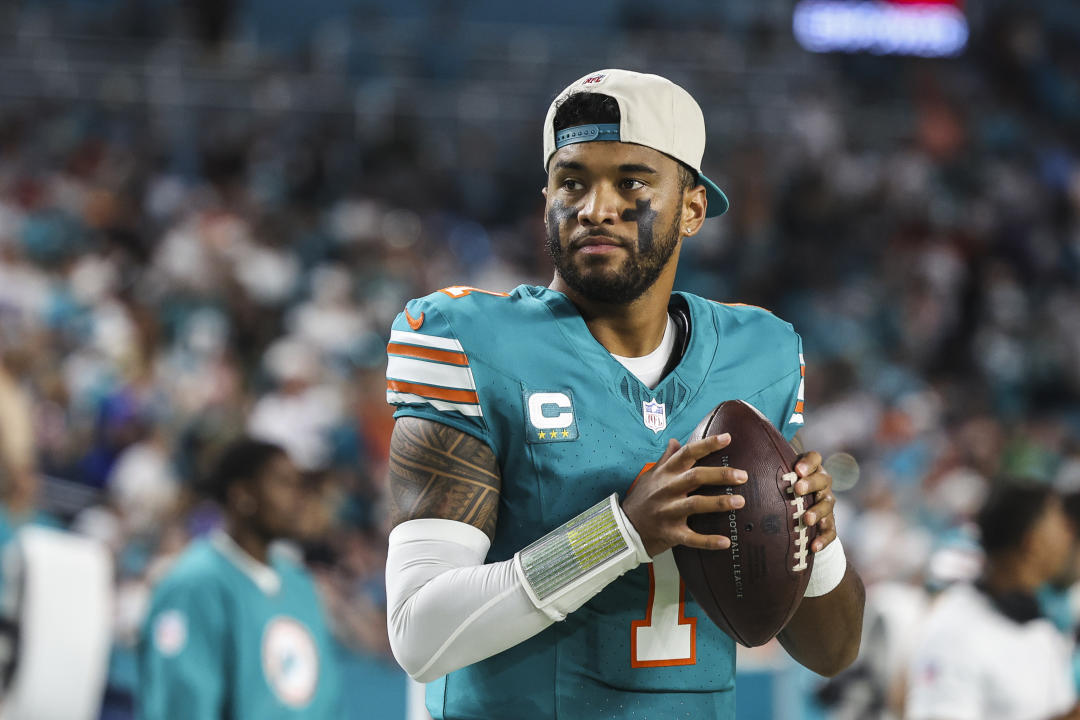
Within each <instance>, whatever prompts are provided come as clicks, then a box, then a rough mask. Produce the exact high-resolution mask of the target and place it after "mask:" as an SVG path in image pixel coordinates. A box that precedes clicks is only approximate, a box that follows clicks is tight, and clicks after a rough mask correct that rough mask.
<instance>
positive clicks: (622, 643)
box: [386, 70, 863, 720]
mask: <svg viewBox="0 0 1080 720" xmlns="http://www.w3.org/2000/svg"><path fill="white" fill-rule="evenodd" d="M543 144H544V167H545V169H546V170H547V173H548V181H547V185H546V187H545V188H544V190H543V193H544V196H545V198H546V227H547V235H548V242H547V244H548V250H549V252H550V254H551V256H552V259H553V261H554V265H555V277H554V280H553V281H552V283H551V285H550V286H549V287H547V288H544V287H531V286H520V287H518V288H516V289H515V290H513V292H511V293H508V294H507V293H501V292H490V291H484V290H478V289H476V288H470V287H449V288H445V289H443V290H441V291H438V292H435V293H433V294H431V295H429V296H427V297H425V298H422V299H418V300H413V301H411V302H409V303H408V304H407V306H406V308H405V311H404V312H403V313H402V314H401V315H400V316H399V317H398V318H397V320H396V321H395V323H394V326H393V329H392V331H391V339H390V344H389V346H388V355H389V362H388V365H387V398H388V401H389V402H390V403H391V404H392V405H395V406H396V407H397V411H396V413H395V417H396V418H397V421H396V425H395V429H394V434H393V441H392V447H391V456H390V492H391V496H392V502H393V513H394V517H393V522H394V525H395V527H394V529H393V531H392V532H391V535H390V541H389V542H390V546H389V555H388V560H387V567H386V582H387V595H388V604H389V607H388V625H389V631H390V637H391V644H392V647H393V650H394V653H395V656H396V657H397V659H398V661H399V662H400V664H401V665H402V666H403V667H404V668H405V669H406V670H407V671H408V672H409V674H410V675H411V676H412V677H414V678H416V679H418V680H420V681H422V682H426V683H428V686H427V706H428V710H429V711H430V712H431V714H432V716H433V717H434V718H436V719H439V718H455V719H465V718H476V719H478V720H479V719H480V718H511V717H512V718H606V717H619V718H623V717H641V718H671V717H686V718H733V717H734V713H735V710H734V708H735V699H734V698H735V692H734V689H735V685H734V677H735V675H734V670H735V667H734V665H735V651H734V645H733V641H732V640H731V638H730V637H728V636H727V635H725V634H724V633H723V632H721V631H720V630H719V629H718V628H716V627H715V626H714V625H712V624H711V623H710V622H709V621H708V619H707V618H704V620H703V613H702V612H701V610H700V608H699V607H698V606H697V605H696V604H695V603H694V601H693V599H692V598H690V597H689V596H688V595H687V593H686V591H685V588H684V587H683V585H682V583H681V582H680V579H679V575H678V571H677V569H676V566H675V562H674V559H673V556H672V553H671V552H670V548H671V547H672V546H674V545H676V544H683V545H687V546H690V547H696V548H709V549H724V548H727V547H728V546H729V541H728V539H727V538H726V537H723V536H714V535H701V534H697V533H695V532H693V531H691V530H690V529H689V527H688V526H687V522H686V520H687V517H688V516H689V515H692V514H695V513H704V512H727V511H730V510H733V509H737V508H739V507H741V506H742V505H743V503H744V499H743V498H742V497H741V496H740V495H739V493H738V486H739V484H740V483H742V482H745V480H746V477H747V476H746V473H745V472H743V470H741V469H737V468H708V467H695V462H696V461H697V460H698V459H700V458H702V457H704V456H706V455H708V454H710V453H713V452H716V451H718V450H720V449H722V448H723V447H724V446H725V445H726V444H727V443H728V442H729V441H730V438H729V437H728V436H726V435H722V436H720V437H712V438H708V439H705V440H699V441H694V442H686V440H687V439H688V438H689V436H690V434H691V433H692V431H693V429H694V427H695V426H696V425H697V424H698V422H700V421H701V419H702V418H704V417H705V416H706V415H707V414H708V413H709V412H710V411H711V410H712V409H713V408H714V407H715V406H716V405H717V404H718V403H719V402H720V401H722V400H727V399H736V398H738V399H743V400H746V401H748V402H749V403H751V404H752V405H754V406H755V407H757V408H758V409H759V410H760V411H761V412H762V413H764V414H765V415H766V416H767V417H768V418H769V420H770V421H771V422H772V423H773V424H774V425H776V426H777V427H778V428H780V429H781V431H782V432H783V433H784V435H785V436H786V437H787V438H788V439H791V438H792V437H793V435H794V433H795V431H796V430H797V429H798V428H799V427H800V426H801V425H802V423H803V397H802V395H803V363H802V349H801V341H800V339H799V336H798V335H797V334H796V333H795V332H794V331H793V329H792V327H791V325H789V324H788V323H786V322H783V321H782V320H780V319H778V318H777V317H775V316H773V315H772V314H770V313H769V312H767V311H765V310H761V309H759V308H755V307H748V306H741V305H736V306H733V305H723V304H719V303H714V302H710V301H708V300H705V299H702V298H699V297H696V296H694V295H690V294H687V293H681V292H679V293H673V292H672V287H673V284H674V280H675V271H676V266H677V263H678V257H679V250H680V247H681V243H682V242H683V238H687V237H691V236H693V235H695V234H696V233H697V232H698V231H699V230H700V229H701V227H702V224H703V223H704V222H705V219H706V217H711V216H716V215H720V214H721V213H723V212H724V211H725V210H726V209H727V206H728V201H727V198H726V197H725V196H724V194H723V193H722V192H721V191H720V189H719V188H718V187H717V186H716V185H715V184H714V183H713V182H712V181H711V180H709V179H708V178H707V177H705V176H704V175H703V174H702V173H701V160H702V156H703V154H704V149H705V123H704V118H703V115H702V112H701V109H700V108H699V107H698V104H697V103H696V102H695V101H694V99H693V98H692V97H691V96H690V95H689V94H688V93H687V92H686V91H685V90H684V89H682V88H681V87H679V86H678V85H676V84H674V83H672V82H670V81H669V80H666V79H664V78H662V77H658V76H656V75H645V74H639V73H634V72H627V71H623V70H601V71H599V72H595V73H591V74H589V75H587V76H585V77H583V78H581V79H579V80H578V81H576V82H575V83H573V84H572V85H570V86H569V87H568V88H566V89H565V90H564V91H563V92H562V93H561V94H560V95H559V96H558V97H557V98H556V99H555V101H554V102H553V103H552V104H551V107H550V108H549V110H548V113H547V117H546V120H545V122H544V139H543ZM791 282H793V283H797V282H798V278H791ZM796 471H797V473H798V475H799V478H800V479H799V480H798V482H797V483H796V485H795V491H796V492H797V493H798V494H800V495H805V496H807V497H808V499H809V502H808V503H807V506H808V507H809V509H808V511H807V513H806V516H805V521H806V522H807V523H808V524H811V525H816V526H817V530H818V537H817V539H816V540H815V541H814V543H813V547H812V550H814V551H815V552H816V553H817V555H816V560H815V565H814V570H813V574H812V577H811V581H810V587H809V589H808V590H807V597H806V598H805V599H804V601H803V602H802V604H801V606H800V608H799V610H798V612H797V613H796V615H795V616H794V618H793V619H792V620H791V622H790V623H789V624H788V626H787V627H786V628H785V629H784V630H783V632H782V634H781V635H780V641H781V642H782V643H783V645H784V647H785V648H786V649H787V651H788V652H789V653H790V654H791V655H792V656H793V657H794V658H795V659H797V660H798V661H799V662H801V663H803V664H804V665H806V666H807V667H809V668H811V669H812V670H815V671H817V672H819V673H822V674H825V675H831V674H834V673H836V672H838V671H839V670H841V669H842V668H844V667H845V666H847V665H848V664H849V663H850V662H851V661H852V660H853V659H854V658H855V656H856V654H857V653H858V646H859V636H860V628H861V620H862V607H863V589H862V584H861V581H860V580H859V578H858V576H857V575H856V574H855V573H854V572H853V571H852V570H851V568H849V567H848V565H847V561H846V559H845V557H844V554H843V550H842V549H841V546H840V543H839V542H838V541H837V540H836V532H835V525H834V521H833V517H832V511H833V504H834V498H833V495H832V481H831V479H830V478H829V476H828V475H827V474H826V473H825V472H824V471H823V470H822V468H821V458H820V456H819V455H818V454H817V453H814V452H810V453H806V454H804V455H802V456H800V459H799V461H798V464H797V467H796ZM702 485H722V486H731V487H732V490H733V491H732V492H731V493H730V494H720V495H718V496H710V497H706V496H700V495H691V492H692V491H693V490H694V489H695V488H697V487H699V486H702ZM631 486H633V491H632V492H631V491H630V490H631Z"/></svg>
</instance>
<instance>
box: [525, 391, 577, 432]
mask: <svg viewBox="0 0 1080 720" xmlns="http://www.w3.org/2000/svg"><path fill="white" fill-rule="evenodd" d="M529 422H531V423H532V424H533V425H534V426H535V427H537V428H539V429H540V430H559V429H561V428H565V427H570V426H571V425H573V424H574V407H573V405H571V404H570V398H569V397H568V396H567V395H566V394H565V393H554V392H541V393H533V394H532V395H530V396H529Z"/></svg>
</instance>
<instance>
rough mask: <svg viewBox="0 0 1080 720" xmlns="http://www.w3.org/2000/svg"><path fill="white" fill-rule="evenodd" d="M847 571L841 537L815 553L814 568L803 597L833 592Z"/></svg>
mask: <svg viewBox="0 0 1080 720" xmlns="http://www.w3.org/2000/svg"><path fill="white" fill-rule="evenodd" d="M846 572H847V556H846V555H845V554H844V546H843V545H841V544H840V538H836V539H835V540H833V541H832V542H831V543H829V544H828V545H826V546H825V549H824V550H821V551H820V552H816V553H814V569H813V571H811V573H810V582H808V583H807V584H806V592H804V593H803V597H820V596H822V595H825V594H826V593H829V592H832V590H833V589H834V588H836V586H837V585H839V584H840V581H841V580H843V579H844V573H846Z"/></svg>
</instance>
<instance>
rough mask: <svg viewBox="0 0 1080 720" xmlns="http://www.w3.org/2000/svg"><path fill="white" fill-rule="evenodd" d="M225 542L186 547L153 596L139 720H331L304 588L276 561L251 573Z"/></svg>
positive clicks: (312, 601)
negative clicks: (310, 719) (322, 719)
mask: <svg viewBox="0 0 1080 720" xmlns="http://www.w3.org/2000/svg"><path fill="white" fill-rule="evenodd" d="M230 542H231V541H227V540H225V541H224V542H222V538H220V537H215V538H214V539H213V540H212V541H210V540H198V541H195V542H193V543H192V544H191V546H190V547H189V548H188V549H187V550H185V551H184V553H183V555H182V556H181V557H180V558H179V559H178V560H177V562H176V564H175V565H174V566H173V568H172V569H171V570H170V571H169V573H168V574H167V575H166V576H165V577H164V578H163V579H162V580H161V582H160V583H159V584H158V585H157V587H156V588H155V589H154V593H153V599H152V601H151V607H150V612H149V614H148V616H147V619H146V623H145V625H144V627H143V634H142V637H141V640H140V643H139V690H138V707H139V717H140V718H142V719H143V720H180V719H181V718H184V719H188V718H190V720H242V719H244V718H259V720H295V719H298V718H316V719H317V718H326V719H327V720H330V719H333V720H338V718H340V717H341V714H340V706H339V702H338V700H339V691H340V687H339V679H338V673H337V667H336V664H335V659H334V649H333V645H332V641H331V637H330V633H329V631H328V629H327V626H326V623H325V621H324V619H323V615H322V611H321V603H320V601H319V598H318V596H317V595H316V593H315V586H314V584H313V583H312V581H311V578H310V577H309V576H308V575H307V573H306V572H305V571H304V570H303V569H302V568H300V567H299V566H297V565H295V564H294V563H292V562H291V561H289V560H287V559H285V558H282V557H277V556H275V557H274V558H273V560H272V567H273V571H270V569H269V568H267V567H265V566H258V567H257V568H256V569H254V570H253V569H251V568H250V565H251V564H252V563H254V561H253V560H251V559H250V558H247V557H246V556H244V557H241V558H238V557H237V553H238V552H241V551H239V550H238V549H232V550H230V548H229V543H230ZM233 548H235V546H233ZM245 561H246V562H245ZM245 565H246V566H248V567H245ZM260 573H261V576H260ZM267 575H269V576H270V577H269V578H268V577H267ZM275 575H276V578H277V580H276V582H275V581H274V576H275Z"/></svg>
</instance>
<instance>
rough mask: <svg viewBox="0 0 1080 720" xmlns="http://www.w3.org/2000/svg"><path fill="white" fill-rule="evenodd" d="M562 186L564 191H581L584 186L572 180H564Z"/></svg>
mask: <svg viewBox="0 0 1080 720" xmlns="http://www.w3.org/2000/svg"><path fill="white" fill-rule="evenodd" d="M562 186H563V189H564V190H581V189H582V188H584V187H585V186H584V185H582V184H581V183H579V182H578V181H577V180H574V179H572V178H567V179H566V180H563V181H562Z"/></svg>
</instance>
